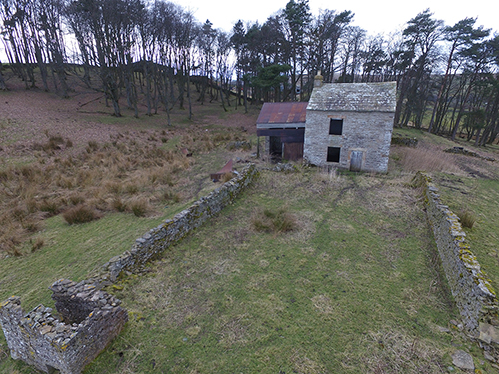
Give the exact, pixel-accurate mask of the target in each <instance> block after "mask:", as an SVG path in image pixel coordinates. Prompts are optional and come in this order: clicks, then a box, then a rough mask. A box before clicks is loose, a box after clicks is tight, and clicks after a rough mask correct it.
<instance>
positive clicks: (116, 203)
mask: <svg viewBox="0 0 499 374" xmlns="http://www.w3.org/2000/svg"><path fill="white" fill-rule="evenodd" d="M111 206H112V207H113V209H114V210H116V211H118V212H124V211H126V208H127V205H126V203H125V202H124V201H123V200H121V198H120V197H115V198H114V199H113V201H112V202H111Z"/></svg>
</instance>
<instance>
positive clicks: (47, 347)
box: [0, 279, 128, 374]
mask: <svg viewBox="0 0 499 374" xmlns="http://www.w3.org/2000/svg"><path fill="white" fill-rule="evenodd" d="M50 289H51V290H52V291H53V295H52V298H53V299H54V300H55V301H56V303H55V306H56V309H57V311H58V312H59V313H60V317H57V316H54V315H53V314H52V309H51V308H46V307H44V306H43V305H39V306H37V307H36V308H35V309H33V310H32V311H31V312H29V313H27V314H25V313H24V311H23V309H22V307H21V299H20V297H17V296H12V297H10V298H9V299H7V300H6V301H4V302H2V303H1V304H0V322H1V324H2V328H3V332H4V335H5V339H6V340H7V345H8V346H9V349H10V354H11V356H12V358H13V359H16V360H17V359H21V360H23V361H24V362H26V363H27V364H29V365H32V366H35V367H36V368H37V369H39V370H42V371H44V372H46V373H50V372H51V371H52V370H53V369H58V370H60V372H61V374H79V373H81V372H82V370H83V368H84V367H85V366H86V365H88V364H89V363H90V362H91V361H92V360H93V359H94V358H95V357H97V355H98V354H99V353H100V352H101V351H102V350H103V349H104V348H105V347H106V345H108V344H109V342H110V341H111V340H113V339H114V338H115V337H116V336H117V335H118V334H119V333H120V331H121V330H122V329H123V326H124V325H125V323H126V322H127V320H128V314H127V312H126V311H125V310H124V309H123V308H121V307H120V306H119V304H120V303H121V302H120V300H118V299H117V298H115V297H114V296H112V295H109V294H108V293H106V292H104V291H101V290H99V289H97V288H96V286H95V285H92V284H88V283H86V282H85V281H83V282H80V283H75V282H72V281H70V280H65V279H62V280H59V281H57V282H55V283H54V284H53V285H52V286H51V287H50Z"/></svg>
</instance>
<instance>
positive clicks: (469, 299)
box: [415, 173, 499, 344]
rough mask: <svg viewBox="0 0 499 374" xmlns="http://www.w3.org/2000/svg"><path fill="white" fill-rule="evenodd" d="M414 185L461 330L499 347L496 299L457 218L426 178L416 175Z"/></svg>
mask: <svg viewBox="0 0 499 374" xmlns="http://www.w3.org/2000/svg"><path fill="white" fill-rule="evenodd" d="M415 182H416V183H417V184H418V185H420V186H421V187H422V188H423V192H424V197H425V205H426V214H427V217H428V220H429V222H430V225H431V227H432V229H433V234H434V236H435V241H436V244H437V248H438V252H439V254H440V259H441V261H442V266H443V269H444V271H445V275H446V277H447V281H448V283H449V286H450V289H451V292H452V295H453V296H454V300H455V301H456V305H457V307H458V309H459V312H460V314H461V316H462V318H463V323H464V326H465V327H466V329H467V331H468V332H470V333H471V335H472V336H473V337H476V338H479V339H480V340H482V341H483V342H485V343H488V344H490V343H499V334H498V333H497V331H495V330H496V328H495V327H494V326H496V325H497V323H498V319H497V316H498V311H499V305H498V301H497V297H496V294H495V291H494V289H493V288H492V285H491V283H490V280H489V279H488V277H487V275H486V274H485V273H484V272H483V271H482V269H481V267H480V264H479V263H478V261H477V259H476V257H475V256H474V254H473V253H472V252H471V250H470V246H469V245H468V244H467V243H466V234H465V233H464V231H463V230H462V228H461V224H460V223H459V218H458V217H457V216H456V215H455V214H454V213H453V212H452V211H451V210H450V209H449V207H448V206H446V205H444V204H442V202H441V200H440V196H439V194H438V189H437V188H436V187H435V186H434V185H433V184H432V183H431V178H430V177H429V176H427V175H426V174H424V173H418V174H417V175H416V177H415ZM496 335H497V336H496Z"/></svg>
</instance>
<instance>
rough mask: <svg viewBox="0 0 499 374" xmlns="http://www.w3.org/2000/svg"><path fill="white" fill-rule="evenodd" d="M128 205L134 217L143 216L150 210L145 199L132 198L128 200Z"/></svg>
mask: <svg viewBox="0 0 499 374" xmlns="http://www.w3.org/2000/svg"><path fill="white" fill-rule="evenodd" d="M129 207H130V210H131V211H132V212H133V214H134V215H135V216H136V217H144V216H145V215H146V214H147V213H148V212H149V210H150V206H149V201H148V200H147V199H134V200H132V201H130V203H129Z"/></svg>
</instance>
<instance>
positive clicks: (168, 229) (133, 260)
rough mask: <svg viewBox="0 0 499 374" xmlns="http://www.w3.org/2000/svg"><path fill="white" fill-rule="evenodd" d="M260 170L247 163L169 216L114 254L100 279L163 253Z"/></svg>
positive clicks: (111, 277) (229, 200)
mask: <svg viewBox="0 0 499 374" xmlns="http://www.w3.org/2000/svg"><path fill="white" fill-rule="evenodd" d="M256 175H257V170H256V167H255V165H254V164H251V165H248V166H246V167H245V168H244V169H243V170H242V171H241V173H240V174H239V175H237V176H236V177H235V178H233V179H231V180H230V181H228V182H226V183H224V184H223V185H222V186H221V187H219V188H217V189H216V190H214V191H212V192H211V193H210V194H209V195H207V196H205V197H202V198H201V199H199V200H198V201H196V202H195V203H194V204H193V205H191V206H190V207H189V208H187V209H185V210H183V211H182V212H180V213H178V214H177V215H175V216H174V217H173V219H167V220H166V221H164V222H163V223H161V224H160V225H159V226H157V227H155V228H153V229H152V230H150V231H149V232H147V233H146V234H145V235H144V236H142V237H141V238H138V239H137V240H136V241H135V244H134V245H133V246H132V249H131V250H129V251H126V252H125V253H123V254H121V255H119V256H116V257H113V258H112V259H110V260H109V262H107V263H106V264H105V265H104V266H103V269H102V271H101V272H100V273H99V274H98V275H96V278H97V279H98V281H104V282H106V281H108V282H109V281H110V282H114V281H116V279H118V277H119V276H120V275H121V274H123V273H124V272H126V271H128V272H133V271H135V270H136V269H139V268H140V267H141V266H142V265H144V264H145V263H146V262H147V261H149V260H151V259H153V258H154V257H156V256H158V255H159V254H161V253H162V252H163V251H164V250H165V249H167V248H168V247H170V246H171V245H172V244H174V243H176V242H177V241H179V240H180V239H182V238H183V237H185V236H186V235H187V234H188V233H189V232H190V231H192V230H193V229H195V228H196V227H198V226H200V225H201V224H202V223H203V222H205V221H206V220H207V219H208V218H210V217H213V216H214V215H215V214H217V213H218V212H220V211H221V210H222V209H223V208H224V207H225V206H227V205H228V204H230V203H232V202H233V201H234V199H235V198H236V196H237V195H238V194H239V193H240V192H241V191H242V190H243V189H244V188H245V187H246V186H247V185H248V184H250V183H251V182H252V181H253V179H254V178H255V176H256Z"/></svg>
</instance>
